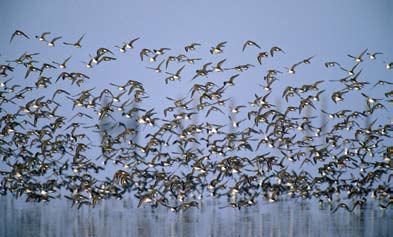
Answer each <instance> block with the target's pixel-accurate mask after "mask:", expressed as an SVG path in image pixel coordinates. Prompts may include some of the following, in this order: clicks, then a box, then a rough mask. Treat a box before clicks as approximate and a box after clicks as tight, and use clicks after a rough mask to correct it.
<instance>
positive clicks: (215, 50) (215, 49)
mask: <svg viewBox="0 0 393 237" xmlns="http://www.w3.org/2000/svg"><path fill="white" fill-rule="evenodd" d="M226 43H227V42H226V41H223V42H220V43H218V44H217V45H216V46H215V47H211V49H210V53H211V54H220V53H222V52H223V49H222V48H224V47H225V45H226Z"/></svg>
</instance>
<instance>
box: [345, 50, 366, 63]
mask: <svg viewBox="0 0 393 237" xmlns="http://www.w3.org/2000/svg"><path fill="white" fill-rule="evenodd" d="M366 52H367V49H365V50H363V51H362V52H361V53H360V54H359V55H358V56H352V55H350V54H347V55H348V57H350V58H353V59H354V60H355V62H357V63H360V62H363V58H362V57H363V55H364V54H365V53H366Z"/></svg>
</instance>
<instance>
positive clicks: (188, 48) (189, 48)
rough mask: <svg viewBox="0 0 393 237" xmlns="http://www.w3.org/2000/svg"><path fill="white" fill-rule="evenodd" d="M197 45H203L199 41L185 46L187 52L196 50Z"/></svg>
mask: <svg viewBox="0 0 393 237" xmlns="http://www.w3.org/2000/svg"><path fill="white" fill-rule="evenodd" d="M196 46H201V44H199V43H191V44H189V45H186V46H185V47H184V50H185V51H186V52H189V51H194V50H195V49H196Z"/></svg>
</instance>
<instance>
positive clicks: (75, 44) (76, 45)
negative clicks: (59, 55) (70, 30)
mask: <svg viewBox="0 0 393 237" xmlns="http://www.w3.org/2000/svg"><path fill="white" fill-rule="evenodd" d="M84 37H85V34H83V35H82V36H81V37H79V39H78V40H77V41H76V42H75V43H67V42H63V44H65V45H71V46H74V47H75V48H81V47H82V45H81V41H82V39H83V38H84Z"/></svg>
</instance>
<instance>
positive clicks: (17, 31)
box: [10, 30, 30, 43]
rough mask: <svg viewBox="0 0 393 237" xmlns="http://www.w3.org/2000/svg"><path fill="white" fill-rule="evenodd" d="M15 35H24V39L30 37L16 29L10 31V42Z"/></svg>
mask: <svg viewBox="0 0 393 237" xmlns="http://www.w3.org/2000/svg"><path fill="white" fill-rule="evenodd" d="M15 36H23V37H25V38H26V39H30V37H29V36H28V35H27V34H25V33H24V32H23V31H20V30H16V31H15V32H14V33H12V35H11V39H10V43H11V42H12V40H13V39H14V38H15Z"/></svg>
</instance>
